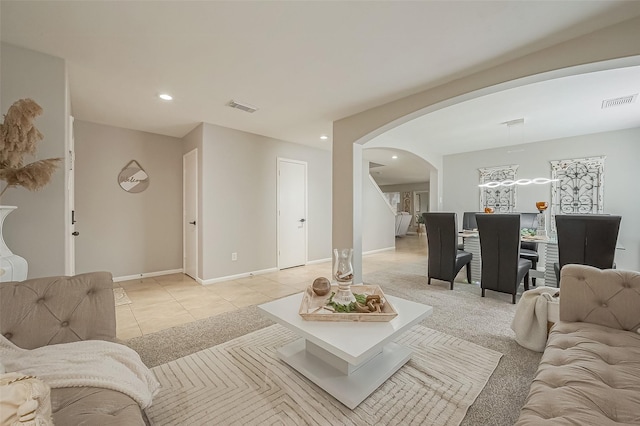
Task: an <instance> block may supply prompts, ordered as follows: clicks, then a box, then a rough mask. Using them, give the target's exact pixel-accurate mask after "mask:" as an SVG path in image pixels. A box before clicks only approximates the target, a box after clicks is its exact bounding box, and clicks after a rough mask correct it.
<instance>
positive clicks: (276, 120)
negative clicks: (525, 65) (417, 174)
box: [0, 0, 640, 170]
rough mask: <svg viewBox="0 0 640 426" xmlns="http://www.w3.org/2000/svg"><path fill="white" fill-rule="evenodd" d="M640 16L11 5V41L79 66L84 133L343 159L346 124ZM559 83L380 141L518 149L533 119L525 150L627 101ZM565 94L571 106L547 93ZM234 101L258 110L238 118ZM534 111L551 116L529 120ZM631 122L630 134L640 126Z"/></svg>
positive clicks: (447, 148) (545, 10) (534, 8)
mask: <svg viewBox="0 0 640 426" xmlns="http://www.w3.org/2000/svg"><path fill="white" fill-rule="evenodd" d="M635 16H640V2H639V1H617V0H605V1H582V0H574V1H510V2H508V1H450V2H446V1H413V2H403V1H377V2H369V1H354V2H346V1H309V2H306V1H305V2H303V1H292V2H272V1H258V2H249V1H246V2H244V1H243V2H240V1H238V2H233V1H229V2H223V1H194V2H190V1H164V2H160V1H138V2H132V1H90V2H89V1H85V2H79V1H41V2H36V1H7V0H3V1H2V2H0V18H1V25H0V36H1V39H2V41H3V42H6V43H10V44H14V45H17V46H21V47H25V48H29V49H33V50H36V51H40V52H44V53H48V54H51V55H54V56H57V57H61V58H64V59H66V60H67V65H68V70H69V84H70V89H71V102H72V110H73V114H74V116H75V117H76V119H78V120H85V121H92V122H96V123H103V124H109V125H113V126H118V127H124V128H130V129H136V130H142V131H148V132H153V133H159V134H164V135H170V136H176V137H182V136H184V135H185V134H186V133H188V132H189V131H190V130H192V129H193V128H194V127H195V126H196V125H197V124H198V123H200V122H207V123H212V124H218V125H221V126H225V127H230V128H234V129H239V130H243V131H247V132H252V133H257V134H261V135H265V136H269V137H273V138H277V139H282V140H286V141H291V142H295V143H301V144H306V145H310V146H315V147H321V148H325V149H330V147H331V138H330V137H331V129H332V122H333V121H335V120H338V119H340V118H344V117H346V116H349V115H352V114H355V113H358V112H361V111H364V110H367V109H369V108H372V107H375V106H378V105H381V104H384V103H387V102H390V101H392V100H395V99H399V98H402V97H404V96H408V95H410V94H413V93H417V92H419V91H422V90H425V89H428V88H430V87H434V86H437V85H439V84H443V83H445V82H447V81H451V80H453V79H456V78H460V77H462V76H465V75H469V74H471V73H473V72H477V71H480V70H483V69H487V68H489V67H492V66H495V65H498V64H500V63H504V62H506V61H508V60H511V59H514V58H516V57H519V56H522V55H525V54H528V53H531V52H534V51H537V50H540V49H543V48H545V47H548V46H551V45H554V44H557V43H560V42H562V41H565V40H568V39H571V38H574V37H577V36H580V35H583V34H587V33H589V32H592V31H594V30H597V29H600V28H604V27H606V26H609V25H612V24H615V23H618V22H621V21H623V20H625V19H630V18H632V17H635ZM636 72H637V71H636ZM632 78H635V81H636V82H637V81H638V80H637V73H636V74H635V75H634V76H632ZM549 84H550V86H549V87H546V88H545V87H543V86H539V87H538V88H537V89H536V88H521V89H515V91H514V92H512V93H510V94H506V93H505V94H496V95H493V96H495V97H494V98H492V99H488V100H487V99H479V100H476V101H472V102H469V103H468V105H467V104H465V105H458V106H455V107H450V108H447V109H445V110H441V111H437V112H435V113H432V114H430V115H429V116H426V117H424V118H423V119H420V120H416V121H414V122H411V123H408V124H407V125H405V126H403V127H402V128H398V129H397V130H395V131H393V132H390V133H389V134H388V135H384V136H383V137H385V138H389V139H387V140H379V141H377V142H378V143H380V144H382V145H385V144H388V143H389V141H391V143H393V140H392V138H397V139H398V140H400V139H402V140H411V141H415V143H421V144H425V143H426V144H429V146H430V147H431V146H432V147H433V149H434V150H439V151H438V152H441V153H442V154H446V153H451V152H461V151H466V150H471V149H481V147H490V146H496V145H504V144H507V143H510V141H508V140H507V141H505V139H506V138H505V135H504V128H501V127H500V126H499V123H500V122H502V121H506V120H511V119H514V118H520V117H525V129H526V131H525V133H524V135H523V136H522V137H523V138H525V137H530V138H547V139H548V138H553V137H558V135H567V134H569V133H570V131H571V130H570V129H572V128H575V126H576V125H577V123H575V122H573V121H571V120H569V119H567V120H565V121H560V120H556V121H555V122H554V123H553V124H549V123H544V120H545V119H546V118H547V117H548V116H550V115H551V114H552V112H553V111H554V109H559V110H560V111H566V110H569V108H568V107H567V106H563V102H564V101H565V100H567V99H569V100H574V101H575V103H574V104H572V106H571V108H574V106H575V105H581V104H586V102H587V101H593V100H594V99H595V98H597V97H603V96H605V97H606V96H610V95H609V93H612V92H613V89H612V90H611V91H609V92H606V93H605V92H604V91H603V92H602V93H598V94H593V97H590V98H589V99H587V98H583V97H579V98H578V99H576V97H577V96H576V92H573V91H571V92H570V93H571V96H568V94H569V89H568V87H569V86H568V84H573V83H568V80H566V81H565V82H564V83H558V84H560V86H553V84H554V82H550V83H549ZM576 84H579V85H580V87H582V88H584V87H592V86H598V85H599V84H600V83H598V84H594V83H593V82H591V84H589V83H587V82H576ZM558 87H559V88H560V89H558ZM636 87H637V85H636ZM543 89H544V92H538V93H537V94H536V92H528V90H532V91H533V90H543ZM565 89H566V93H567V96H565V97H564V98H562V97H561V96H558V97H556V98H554V99H552V100H550V99H549V98H548V97H547V96H548V95H546V94H545V93H547V94H548V93H556V94H558V90H560V91H562V90H565ZM628 89H629V90H631V91H633V90H635V92H634V93H636V92H638V89H637V88H636V89H633V88H631V87H629V88H628ZM549 90H551V92H549ZM629 90H627V87H624V86H622V87H620V90H618V91H617V92H616V94H614V95H613V96H617V93H618V92H619V93H620V95H626V94H630V93H627V92H629ZM162 92H168V93H170V94H172V95H173V96H174V101H172V102H165V101H161V100H160V99H158V98H157V95H158V94H159V93H162ZM577 93H582V92H581V91H578V92H577ZM510 96H515V97H516V98H515V99H514V98H512V97H510ZM531 96H533V98H530V97H531ZM232 99H233V100H236V101H240V102H246V103H249V104H252V105H255V106H257V107H259V108H260V109H259V110H258V111H257V112H255V113H253V114H248V113H244V112H241V111H238V110H235V109H231V108H228V107H226V106H225V105H226V104H227V103H228V102H229V101H230V100H232ZM531 99H534V100H536V102H535V103H536V104H540V105H542V106H543V107H544V108H543V109H535V110H534V109H532V107H531V108H527V107H528V106H529V104H530V103H532V102H531ZM551 101H552V102H551ZM483 102H487V103H490V104H491V106H490V107H487V105H488V104H486V103H485V104H483ZM516 105H517V106H518V108H516V107H515V106H516ZM478 108H480V109H478ZM505 108H507V109H505ZM478 111H481V113H479V112H478ZM636 111H637V110H636ZM625 120H626V121H624V120H622V119H620V123H618V124H616V125H618V126H627V127H630V126H639V125H640V124H638V122H637V121H635V124H634V120H633V118H630V119H625ZM623 121H624V123H626V124H621V123H622V122H623ZM536 124H539V125H538V126H536ZM580 124H585V123H584V122H583V123H580ZM588 124H590V125H592V126H593V128H594V129H604V128H605V126H604V125H601V126H600V127H598V126H599V124H600V123H597V122H595V121H593V120H589V121H588ZM552 131H553V132H552ZM596 131H598V130H596ZM322 134H326V135H329V140H328V141H321V140H320V139H319V136H320V135H322ZM532 140H533V139H532ZM518 143H520V142H519V141H518ZM434 152H436V151H434ZM405 170H409V169H408V168H405Z"/></svg>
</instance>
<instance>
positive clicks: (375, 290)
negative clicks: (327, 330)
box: [298, 284, 398, 322]
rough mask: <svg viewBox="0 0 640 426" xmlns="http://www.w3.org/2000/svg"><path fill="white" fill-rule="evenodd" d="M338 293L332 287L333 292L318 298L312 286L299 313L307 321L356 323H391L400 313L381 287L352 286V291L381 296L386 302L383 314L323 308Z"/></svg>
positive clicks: (303, 296) (306, 291)
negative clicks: (335, 310) (332, 294)
mask: <svg viewBox="0 0 640 426" xmlns="http://www.w3.org/2000/svg"><path fill="white" fill-rule="evenodd" d="M337 291H338V286H337V285H332V286H331V291H329V293H328V294H327V295H326V296H318V295H317V294H315V293H314V292H313V289H312V288H311V286H309V287H307V289H306V290H305V291H304V294H303V295H302V302H301V303H300V310H299V311H298V313H299V314H300V316H301V317H302V318H303V319H305V320H307V321H356V322H358V321H359V322H385V321H391V320H392V319H394V318H395V317H396V316H398V312H397V311H396V310H395V308H394V307H393V306H392V305H391V303H390V302H389V300H388V299H387V298H386V297H385V296H384V293H383V292H382V289H381V288H380V286H379V285H366V284H363V285H352V286H351V291H352V292H353V293H356V294H366V295H367V296H368V295H372V294H379V295H380V298H381V299H382V300H383V301H384V302H385V303H384V308H383V309H382V312H380V313H378V312H371V313H368V314H366V313H360V312H348V313H347V312H332V311H330V310H328V309H325V308H323V307H324V306H326V305H327V302H328V301H329V297H330V296H331V293H332V292H336V293H337Z"/></svg>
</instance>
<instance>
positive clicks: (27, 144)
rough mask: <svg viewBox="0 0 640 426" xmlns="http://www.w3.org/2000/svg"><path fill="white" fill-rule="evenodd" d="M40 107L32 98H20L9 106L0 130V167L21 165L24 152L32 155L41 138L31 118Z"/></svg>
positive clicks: (39, 112) (40, 111)
mask: <svg viewBox="0 0 640 426" xmlns="http://www.w3.org/2000/svg"><path fill="white" fill-rule="evenodd" d="M40 114H42V108H41V107H40V105H38V104H37V103H35V101H33V100H32V99H20V100H19V101H17V102H14V104H13V105H11V106H10V107H9V111H7V114H6V115H5V116H4V123H3V124H2V125H0V126H2V129H1V131H0V167H2V168H5V167H21V166H22V159H23V157H24V155H25V154H31V155H34V154H35V153H36V145H37V144H38V142H39V141H41V140H42V139H43V136H42V133H40V131H39V130H38V129H36V127H35V125H34V124H33V119H34V118H36V117H37V116H39V115H40Z"/></svg>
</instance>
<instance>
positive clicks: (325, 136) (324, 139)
mask: <svg viewBox="0 0 640 426" xmlns="http://www.w3.org/2000/svg"><path fill="white" fill-rule="evenodd" d="M320 139H322V140H323V141H326V140H327V139H329V136H327V135H322V136H320Z"/></svg>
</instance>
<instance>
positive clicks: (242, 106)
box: [227, 100, 258, 112]
mask: <svg viewBox="0 0 640 426" xmlns="http://www.w3.org/2000/svg"><path fill="white" fill-rule="evenodd" d="M227 106H230V107H231V108H236V109H239V110H242V111H244V112H256V111H257V110H258V108H257V107H254V106H253V105H249V104H242V103H240V102H236V101H233V100H232V101H229V103H228V104H227Z"/></svg>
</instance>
